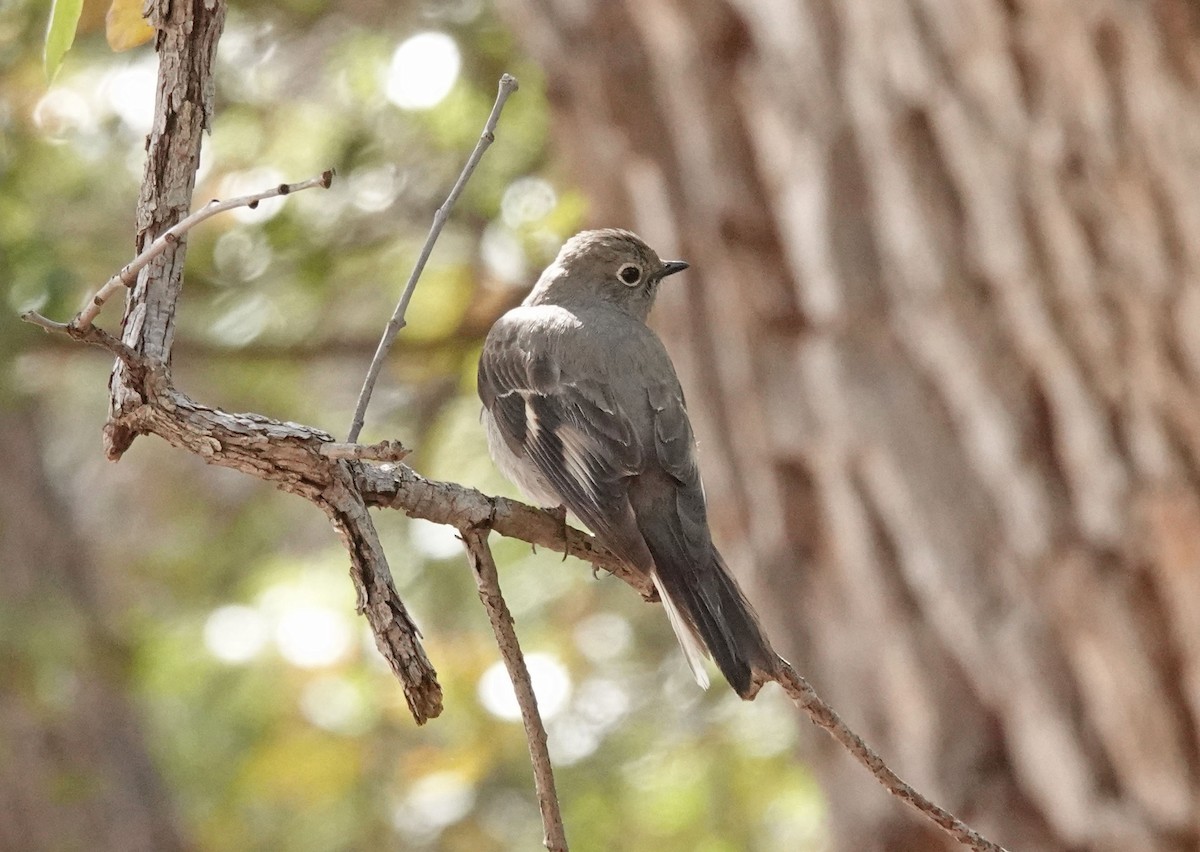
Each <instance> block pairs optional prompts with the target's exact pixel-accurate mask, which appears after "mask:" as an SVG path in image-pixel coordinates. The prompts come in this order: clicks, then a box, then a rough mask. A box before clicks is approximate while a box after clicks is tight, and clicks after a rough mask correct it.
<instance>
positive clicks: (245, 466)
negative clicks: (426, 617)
mask: <svg viewBox="0 0 1200 852" xmlns="http://www.w3.org/2000/svg"><path fill="white" fill-rule="evenodd" d="M23 318H24V319H26V320H27V321H29V322H31V323H34V324H35V325H38V326H40V327H42V328H45V329H46V330H47V331H53V332H57V333H61V334H65V335H68V336H70V337H72V338H74V339H76V340H80V341H83V342H87V343H91V344H93V345H96V346H101V347H103V348H105V349H107V350H108V351H109V352H112V353H113V354H114V355H117V356H118V357H119V358H121V359H122V364H123V365H124V366H125V367H126V370H127V374H128V375H129V376H130V377H131V379H136V381H137V390H138V394H139V397H140V398H142V399H144V400H145V402H144V403H143V404H142V405H139V406H138V407H136V408H134V409H131V410H130V411H128V412H126V413H124V414H123V415H122V416H121V418H120V419H119V420H118V421H117V423H118V425H119V426H120V428H121V429H123V430H125V431H126V432H127V433H128V434H129V435H141V434H150V433H152V434H155V435H158V436H159V437H161V438H162V439H163V440H165V441H166V442H167V443H169V444H171V445H172V446H175V447H179V448H181V449H184V450H187V451H189V452H192V453H195V454H196V455H198V456H200V457H201V458H202V459H204V460H205V461H206V462H208V463H209V464H215V465H219V466H221V467H228V468H233V469H234V470H239V471H241V472H243V473H248V474H250V475H252V476H256V477H258V478H259V479H263V480H266V481H268V482H271V483H273V484H274V485H275V487H277V488H279V489H280V490H281V491H287V492H289V493H292V494H298V495H300V496H301V497H303V498H305V499H306V500H308V501H309V502H311V503H313V504H314V505H316V506H318V507H319V508H320V509H321V510H322V511H323V512H325V514H326V515H327V516H328V517H329V519H330V521H331V522H332V523H333V526H334V528H335V529H337V531H338V533H339V534H340V535H341V537H342V540H343V542H344V543H345V545H346V549H347V551H348V552H349V554H350V565H351V570H350V577H351V579H352V580H353V582H354V588H355V591H356V594H357V601H358V611H359V612H360V613H362V614H363V615H365V616H366V618H367V622H368V623H369V624H370V625H371V630H372V632H373V633H374V635H375V644H376V646H377V647H378V648H379V651H380V653H382V654H383V656H384V658H385V659H387V661H388V662H389V663H390V664H391V667H392V671H393V672H395V674H396V676H397V677H398V678H399V679H400V683H401V686H402V687H403V689H404V696H405V699H406V700H407V702H408V707H409V710H410V711H411V712H412V715H413V718H414V719H415V720H416V721H417V724H424V723H425V722H426V721H427V720H429V719H431V718H434V717H435V716H437V715H438V714H440V713H441V712H442V689H441V686H440V685H439V684H438V681H437V672H436V671H435V670H434V668H433V665H432V664H431V663H430V662H429V658H428V656H426V654H425V649H424V648H423V647H422V645H421V634H420V631H419V630H418V629H417V627H416V625H415V624H414V623H413V620H412V618H411V617H410V616H409V614H408V610H407V608H406V607H405V605H404V602H403V601H402V600H401V599H400V596H399V594H398V593H397V592H396V585H395V582H394V581H393V579H392V572H391V568H390V567H389V566H388V562H387V557H386V555H385V554H384V552H383V547H382V545H381V544H380V543H379V536H378V535H377V534H376V532H375V525H374V523H373V522H372V521H371V516H370V514H368V512H367V506H366V503H365V502H364V501H363V498H362V494H361V491H360V490H359V487H358V485H357V480H358V479H359V478H360V477H361V473H360V472H359V465H360V462H357V461H348V460H347V458H348V457H350V458H366V457H371V456H374V455H378V456H382V457H388V458H393V457H395V456H397V455H400V454H402V453H403V452H404V449H403V447H400V445H399V444H398V443H396V442H385V443H383V444H379V445H375V446H368V447H360V448H357V449H355V450H354V451H352V452H351V451H349V448H347V446H346V445H345V444H342V443H338V442H336V441H334V439H333V436H332V435H329V434H328V433H326V432H322V431H321V430H319V429H314V428H312V427H310V426H302V425H300V424H298V423H285V422H282V421H279V420H272V419H271V418H269V417H263V416H261V415H258V414H229V413H227V412H225V411H221V410H219V409H216V408H209V407H208V406H206V405H202V404H201V403H198V402H195V401H193V400H192V399H189V398H188V397H187V396H186V395H185V394H183V393H181V392H180V391H178V390H176V389H175V388H174V387H173V386H172V385H171V382H170V376H169V373H168V369H167V367H166V366H165V365H163V364H156V363H152V362H151V361H150V359H149V358H147V357H146V356H144V355H141V354H139V353H137V352H134V351H132V350H131V349H130V348H129V347H128V346H126V345H125V344H124V343H122V342H121V341H119V340H117V339H116V338H115V337H113V336H112V335H110V334H107V333H106V332H105V331H104V330H103V329H100V328H98V327H96V326H91V327H89V328H87V329H79V328H75V327H73V326H71V325H70V324H67V323H56V322H53V321H51V320H47V319H46V318H45V317H42V316H40V315H39V314H34V313H32V312H30V313H27V314H25V315H24V316H23Z"/></svg>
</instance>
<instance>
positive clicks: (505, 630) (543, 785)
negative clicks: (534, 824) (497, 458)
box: [462, 527, 567, 852]
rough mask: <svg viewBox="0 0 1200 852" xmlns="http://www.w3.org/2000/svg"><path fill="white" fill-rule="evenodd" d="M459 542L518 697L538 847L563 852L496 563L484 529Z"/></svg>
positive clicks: (538, 722) (465, 532)
mask: <svg viewBox="0 0 1200 852" xmlns="http://www.w3.org/2000/svg"><path fill="white" fill-rule="evenodd" d="M462 537H463V543H464V544H466V546H467V556H468V558H469V559H470V560H471V567H472V568H473V569H474V572H475V583H476V585H477V586H478V587H479V599H480V600H481V601H483V608H484V609H485V610H487V614H488V620H489V621H490V622H491V623H492V632H493V633H495V634H496V644H497V645H498V646H499V648H500V656H501V657H503V658H504V667H505V668H506V669H508V677H509V679H510V680H511V681H512V685H513V691H514V692H516V694H517V704H519V705H520V707H521V719H522V721H523V722H524V723H525V738H526V739H527V740H528V741H529V759H530V761H531V762H532V763H533V785H534V787H535V788H536V789H537V798H538V808H539V809H540V810H541V812H542V828H543V830H544V832H545V836H544V837H543V840H542V842H543V843H544V844H545V846H546V848H547V849H549V850H550V852H567V834H566V831H565V830H564V829H563V821H562V812H561V811H560V810H559V808H558V793H557V791H556V790H555V789H554V769H553V767H551V765H550V751H549V749H548V748H547V746H546V728H545V726H544V725H543V724H542V716H541V713H539V712H538V705H537V697H536V696H535V695H534V694H533V683H532V682H531V681H530V678H529V669H528V668H527V667H526V666H525V657H524V655H523V654H522V653H521V645H520V643H519V642H518V641H517V632H516V631H515V630H514V629H513V619H512V613H511V612H509V610H508V604H506V603H505V601H504V597H503V596H502V595H501V594H500V578H499V576H498V574H497V572H496V560H495V559H493V558H492V549H491V548H490V547H489V546H488V540H487V538H488V530H487V528H486V527H464V528H462Z"/></svg>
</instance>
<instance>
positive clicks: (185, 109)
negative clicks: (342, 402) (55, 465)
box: [104, 0, 225, 459]
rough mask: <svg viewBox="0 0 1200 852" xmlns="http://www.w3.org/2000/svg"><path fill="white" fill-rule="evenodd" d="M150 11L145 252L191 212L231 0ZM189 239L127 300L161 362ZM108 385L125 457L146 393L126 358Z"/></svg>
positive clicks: (141, 202) (134, 335)
mask: <svg viewBox="0 0 1200 852" xmlns="http://www.w3.org/2000/svg"><path fill="white" fill-rule="evenodd" d="M147 10H148V13H149V17H150V20H151V22H152V23H153V24H154V25H155V27H157V28H158V35H157V37H156V42H155V48H156V50H157V51H158V58H159V68H158V87H157V94H156V96H155V104H154V125H153V126H152V127H151V129H150V135H149V136H148V137H147V139H146V169H145V172H144V173H143V176H142V189H141V196H140V197H139V199H138V208H137V239H136V249H137V251H138V252H141V250H142V249H144V248H145V247H146V246H147V245H149V244H150V242H152V241H153V240H154V238H155V237H157V236H158V235H159V234H161V233H162V232H163V231H166V230H167V229H168V228H170V227H171V226H172V225H174V224H175V223H176V222H178V221H179V220H180V219H182V218H183V217H184V216H186V215H187V214H188V213H189V212H190V210H189V208H190V207H191V204H192V190H193V188H194V187H195V184H196V169H197V167H198V166H199V165H200V141H201V139H202V138H203V135H204V131H205V130H207V129H209V124H210V122H211V119H212V112H213V88H214V85H213V62H214V61H215V59H216V54H217V41H218V40H219V39H220V37H221V31H222V29H223V28H224V26H225V3H224V0H154V2H149V3H147ZM186 240H187V238H186V237H184V238H183V239H182V240H180V241H179V242H177V243H175V244H174V245H170V246H168V247H167V249H166V251H164V252H163V253H162V254H161V255H159V256H158V257H157V258H155V259H154V260H153V261H151V262H150V264H149V265H148V266H147V267H146V268H145V269H143V270H142V272H141V274H140V275H138V279H137V283H136V284H135V285H134V286H133V289H132V291H131V293H130V297H129V299H128V300H127V301H126V303H125V317H124V319H123V320H122V323H121V336H122V339H123V340H124V341H125V342H126V343H127V344H128V345H129V346H131V347H132V348H133V349H134V350H135V351H137V352H140V353H142V354H144V355H146V356H147V357H149V358H150V359H152V360H154V361H158V362H161V363H168V362H169V361H170V358H171V344H172V342H173V340H174V337H175V304H176V302H177V301H178V300H179V294H180V291H181V290H182V289H183V261H184V257H185V255H186V254H187V242H186ZM109 388H110V391H111V399H110V402H109V410H110V420H109V423H108V424H107V425H106V426H105V429H104V447H105V452H106V453H107V454H108V457H109V458H111V459H118V458H120V457H121V454H122V453H124V452H125V450H127V449H128V448H129V445H130V444H131V443H133V439H134V438H135V437H136V434H135V433H133V432H130V431H128V429H126V428H125V427H124V426H122V425H121V423H120V422H119V419H120V416H121V415H122V414H124V413H125V412H127V411H129V410H131V409H133V408H136V407H137V406H138V405H140V404H141V402H142V396H141V394H140V393H139V389H138V388H137V387H136V386H135V385H134V384H133V383H131V382H130V377H129V374H128V372H127V370H126V368H125V366H124V365H123V364H121V363H120V362H117V364H116V365H114V367H113V373H112V378H111V379H110V380H109Z"/></svg>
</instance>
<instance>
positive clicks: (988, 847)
mask: <svg viewBox="0 0 1200 852" xmlns="http://www.w3.org/2000/svg"><path fill="white" fill-rule="evenodd" d="M778 668H779V673H778V675H777V682H778V684H779V685H780V687H782V689H783V691H784V692H786V693H787V694H788V696H789V697H790V698H791V699H792V700H793V701H794V702H796V706H797V707H799V708H800V709H801V710H803V711H804V712H805V713H807V714H808V718H809V719H811V720H812V722H813V724H814V725H817V726H818V727H821V728H824V729H825V730H826V731H827V732H828V733H829V735H830V736H831V737H833V738H834V739H835V740H837V741H838V742H839V743H841V745H842V746H843V747H844V748H845V749H846V751H848V752H850V755H851V756H852V757H853V758H854V759H855V760H857V761H858V762H859V763H861V764H862V765H863V766H864V767H865V768H866V770H867V771H868V772H870V773H871V774H872V775H873V776H875V780H876V781H878V782H879V783H880V784H882V785H883V787H884V788H885V789H886V790H887V791H888V792H889V793H891V794H892V795H893V796H895V797H896V798H897V799H899V800H900V801H902V802H904V803H905V804H907V805H909V806H910V807H912V808H915V809H916V810H917V812H918V813H920V814H921V815H922V816H924V817H926V818H927V819H930V820H932V821H933V822H934V823H935V824H937V826H938V827H939V828H941V829H942V830H943V831H944V832H946V833H947V834H949V835H950V836H951V837H953V838H954V839H955V840H957V841H958V842H959V843H961V844H962V845H964V846H968V847H970V848H971V849H974V850H976V852H1006V850H1005V849H1004V847H1002V846H998V845H996V844H995V843H993V842H992V841H990V840H988V839H987V838H986V837H984V836H983V835H981V834H979V832H977V831H975V830H973V829H972V828H970V827H969V826H967V825H966V824H965V823H964V822H963V821H962V820H960V819H959V818H958V817H956V816H955V815H954V814H952V813H950V812H949V811H947V810H945V809H944V808H941V807H939V806H938V805H935V804H934V803H933V802H931V801H930V800H929V799H927V798H926V797H925V796H923V795H921V794H920V793H919V792H917V791H916V790H914V789H913V788H912V787H911V786H909V784H908V783H907V782H905V781H904V780H903V779H901V778H900V776H899V775H897V774H896V773H895V772H893V771H892V770H891V768H890V767H889V766H888V765H887V763H885V762H884V760H883V758H882V757H880V756H879V755H878V754H877V753H876V752H875V750H874V749H872V748H871V747H870V746H869V745H867V744H866V742H865V741H864V740H863V738H862V737H860V736H859V735H858V734H856V733H854V731H852V730H851V729H850V728H849V726H847V725H846V723H845V722H843V721H842V717H841V716H839V715H838V714H837V711H835V710H834V709H833V708H832V707H830V706H829V705H828V704H826V703H825V701H824V700H823V699H822V698H821V696H819V695H817V691H816V690H815V689H813V688H812V686H811V685H810V684H809V682H808V681H807V680H805V679H804V678H803V677H801V676H800V674H798V673H797V672H796V670H795V669H794V668H792V665H791V663H789V662H788V661H787V660H784V659H783V658H780V659H779V664H778Z"/></svg>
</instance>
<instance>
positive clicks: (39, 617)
mask: <svg viewBox="0 0 1200 852" xmlns="http://www.w3.org/2000/svg"><path fill="white" fill-rule="evenodd" d="M37 434H38V428H37V421H36V418H35V417H34V414H33V412H32V411H29V410H18V411H14V410H9V409H5V408H3V407H0V447H3V451H4V461H3V462H2V463H0V587H2V588H3V594H2V595H0V682H2V686H0V850H14V852H15V850H76V849H88V850H114V852H116V850H120V852H170V851H171V850H174V849H182V848H184V843H183V842H182V840H181V838H180V836H179V833H178V827H177V825H176V820H175V815H174V812H173V808H172V804H171V800H170V796H169V794H168V792H167V789H166V786H165V784H164V782H163V780H162V778H161V777H160V776H159V774H158V772H157V770H156V769H155V767H154V765H153V763H152V762H151V760H150V756H149V754H148V752H147V749H146V744H145V741H144V738H143V736H142V730H141V724H140V722H139V720H138V717H137V713H136V711H135V710H134V708H133V707H132V706H131V705H130V703H129V701H128V699H127V698H126V696H125V694H124V692H123V688H122V682H123V680H124V678H123V677H122V674H121V670H122V668H123V664H122V654H121V652H120V651H119V649H118V648H116V647H115V646H114V644H113V640H112V639H111V638H110V635H109V633H108V630H107V629H106V624H105V622H106V617H105V615H104V609H105V607H104V605H103V602H102V600H103V596H102V595H99V594H97V583H96V577H95V576H94V574H93V569H92V567H91V566H90V564H89V562H88V560H87V556H86V550H87V549H86V547H84V546H83V542H81V541H80V540H79V539H78V537H77V536H75V535H74V534H73V533H72V524H71V520H70V518H69V517H68V513H67V510H66V508H65V506H64V505H63V504H62V502H61V501H60V500H59V499H58V498H57V497H56V496H55V494H54V492H53V489H52V488H51V485H50V482H49V479H48V477H47V475H46V473H45V471H44V470H43V469H42V466H41V459H42V454H41V453H42V448H41V447H40V445H39V443H40V442H39V441H38V440H37V438H36V435H37Z"/></svg>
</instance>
